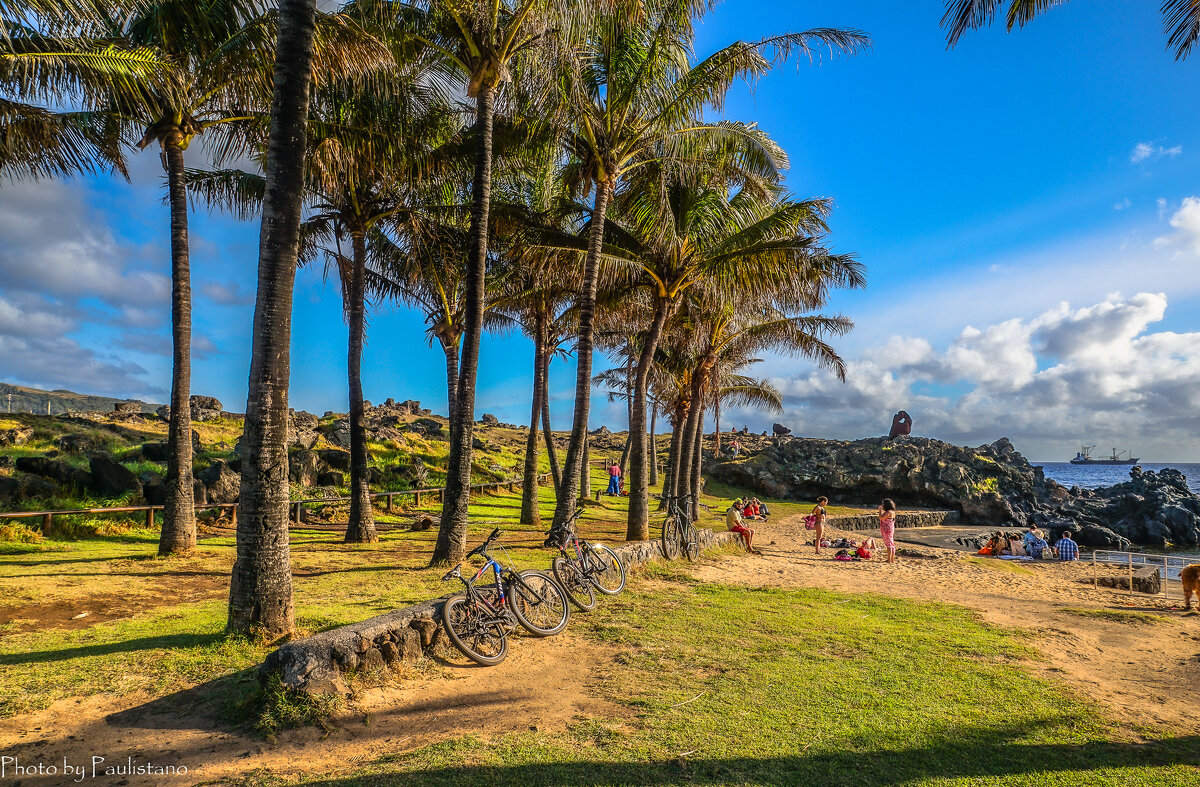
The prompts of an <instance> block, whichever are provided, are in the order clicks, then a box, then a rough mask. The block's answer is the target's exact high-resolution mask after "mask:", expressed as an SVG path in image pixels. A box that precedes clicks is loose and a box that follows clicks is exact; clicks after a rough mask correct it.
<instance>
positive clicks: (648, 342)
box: [625, 298, 671, 541]
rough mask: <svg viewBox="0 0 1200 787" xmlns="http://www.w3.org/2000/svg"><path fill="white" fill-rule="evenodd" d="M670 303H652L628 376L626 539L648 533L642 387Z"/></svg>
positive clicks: (645, 536)
mask: <svg viewBox="0 0 1200 787" xmlns="http://www.w3.org/2000/svg"><path fill="white" fill-rule="evenodd" d="M670 311H671V303H670V301H668V300H666V299H665V298H661V299H659V300H658V302H657V303H656V304H655V305H654V320H653V321H652V322H651V323H650V330H648V331H647V332H646V338H645V340H644V341H643V342H642V353H641V355H640V356H638V362H637V374H636V376H635V377H634V379H633V380H632V383H633V386H632V388H633V390H632V391H631V392H630V398H631V399H632V406H631V408H630V409H631V416H630V419H629V444H630V449H629V475H628V476H627V478H626V483H627V484H628V485H629V520H628V523H627V524H626V526H625V540H626V541H645V540H646V539H648V538H649V537H650V488H649V485H650V479H649V473H648V472H647V469H646V457H647V449H646V390H647V388H648V386H649V384H650V367H651V365H652V364H653V363H654V353H656V352H658V341H659V338H660V337H661V336H662V332H663V326H664V325H666V322H667V315H668V314H669V313H670Z"/></svg>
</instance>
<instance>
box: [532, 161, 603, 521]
mask: <svg viewBox="0 0 1200 787" xmlns="http://www.w3.org/2000/svg"><path fill="white" fill-rule="evenodd" d="M612 189H613V187H612V184H611V183H610V182H608V181H604V182H602V183H600V184H599V185H598V186H597V188H596V202H595V204H594V205H593V206H592V232H591V236H590V237H589V238H588V251H587V259H586V261H585V262H584V266H583V288H582V291H581V292H580V294H579V342H578V344H577V346H576V360H577V363H578V368H577V370H576V374H575V417H574V420H573V421H572V422H571V442H570V443H569V444H568V445H567V458H566V460H565V461H564V463H563V478H562V488H561V489H559V493H558V504H557V505H556V506H555V508H554V525H553V526H552V527H551V528H550V535H549V536H548V537H547V538H546V543H547V544H549V545H560V544H563V543H565V542H566V537H567V531H566V527H565V524H566V521H567V517H569V516H570V515H571V514H572V513H573V512H574V511H575V506H576V505H577V504H578V502H579V488H578V486H577V485H576V484H577V479H578V478H579V469H580V467H581V465H582V464H583V453H584V444H585V441H586V440H587V428H588V415H589V412H590V409H591V403H592V401H591V396H592V331H593V322H594V320H595V317H596V285H597V282H598V280H599V273H600V248H601V246H602V245H603V242H604V215H605V213H606V212H607V210H608V201H609V199H610V198H611V197H612Z"/></svg>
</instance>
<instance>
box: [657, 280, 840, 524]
mask: <svg viewBox="0 0 1200 787" xmlns="http://www.w3.org/2000/svg"><path fill="white" fill-rule="evenodd" d="M800 289H803V287H801V288H800ZM696 295H697V296H699V297H693V298H692V299H691V302H690V303H689V304H688V306H689V312H690V313H689V315H688V318H689V330H690V331H691V332H692V342H693V347H694V355H693V358H694V360H693V362H692V367H691V370H690V374H689V388H690V391H689V393H688V395H687V408H686V414H685V417H684V429H683V434H682V435H681V440H680V448H679V451H678V454H677V455H676V456H674V457H672V464H673V466H674V467H675V468H677V469H676V470H675V471H674V472H673V473H672V481H673V485H674V487H673V488H674V492H675V494H681V493H685V492H691V493H692V494H694V495H695V496H696V497H695V498H694V502H693V506H694V508H693V516H699V503H698V502H696V501H698V499H699V492H700V469H701V467H700V457H701V451H700V447H701V443H702V439H703V434H704V432H703V427H704V411H705V410H706V409H707V408H708V405H709V403H710V402H711V400H712V395H713V390H714V384H715V385H717V386H719V385H721V377H722V374H721V371H720V370H721V369H722V367H725V368H728V369H730V370H732V371H736V370H738V369H740V368H742V367H744V366H745V365H746V364H747V363H750V362H752V360H753V359H754V358H755V357H756V356H757V355H759V354H761V353H764V352H776V353H783V354H784V355H789V356H792V357H799V358H805V359H807V360H809V361H812V362H814V363H816V364H817V365H818V366H821V367H824V368H826V369H830V370H832V371H833V372H834V373H835V374H836V375H837V376H838V379H845V363H844V362H843V361H842V358H841V356H839V355H838V353H837V351H836V350H834V348H833V347H832V346H831V345H830V344H829V343H828V342H827V341H826V338H825V337H830V336H841V335H843V334H845V333H846V332H847V331H849V330H850V329H851V328H852V327H853V323H852V322H851V321H850V320H849V319H847V318H845V317H842V316H833V317H828V316H824V315H812V314H806V315H801V316H789V315H788V313H787V312H786V311H784V310H782V309H780V308H778V307H777V306H775V305H772V304H763V303H762V302H759V301H754V300H749V301H740V300H729V299H721V300H717V299H713V298H711V297H710V296H704V295H703V294H700V293H697V294H696ZM796 295H797V293H793V294H792V295H791V298H794V297H796ZM824 296H825V293H824V291H821V290H820V289H819V285H818V288H817V289H815V290H813V291H811V292H810V297H811V301H810V303H812V304H813V308H816V307H818V306H820V305H822V304H823V303H824ZM791 298H789V299H791Z"/></svg>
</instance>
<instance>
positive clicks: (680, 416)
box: [658, 402, 687, 511]
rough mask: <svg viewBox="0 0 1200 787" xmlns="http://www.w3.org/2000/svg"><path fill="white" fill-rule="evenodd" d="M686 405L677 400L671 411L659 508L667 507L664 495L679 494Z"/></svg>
mask: <svg viewBox="0 0 1200 787" xmlns="http://www.w3.org/2000/svg"><path fill="white" fill-rule="evenodd" d="M686 412H687V407H686V405H685V404H684V403H683V402H677V403H676V404H675V407H674V409H673V411H672V413H671V447H670V449H669V450H668V451H667V471H666V473H665V474H664V478H663V500H662V501H660V502H659V506H658V508H659V510H660V511H661V510H663V509H665V508H666V507H667V501H666V497H667V496H669V495H678V494H679V484H678V481H677V479H678V478H679V464H680V462H681V461H682V455H683V432H684V424H685V423H686V421H687V416H686V415H685V413H686Z"/></svg>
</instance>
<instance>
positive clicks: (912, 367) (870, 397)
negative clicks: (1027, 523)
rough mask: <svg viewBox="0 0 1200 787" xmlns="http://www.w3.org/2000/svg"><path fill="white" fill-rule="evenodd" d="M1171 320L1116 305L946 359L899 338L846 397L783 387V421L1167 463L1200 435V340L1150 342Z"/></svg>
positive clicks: (1163, 301)
mask: <svg viewBox="0 0 1200 787" xmlns="http://www.w3.org/2000/svg"><path fill="white" fill-rule="evenodd" d="M1166 314H1167V297H1166V295H1164V294H1162V293H1148V292H1143V293H1138V294H1136V295H1133V296H1131V297H1123V296H1121V295H1120V294H1113V295H1110V296H1109V297H1108V298H1106V299H1104V300H1103V301H1101V302H1100V303H1095V304H1092V305H1088V306H1084V307H1080V308H1073V307H1072V306H1071V305H1070V304H1067V303H1061V304H1059V305H1058V306H1055V307H1054V308H1051V309H1048V310H1046V311H1044V312H1043V313H1041V314H1039V315H1037V316H1035V317H1033V318H1031V319H1013V320H1007V321H1003V322H1000V323H997V324H994V325H989V326H985V327H982V328H976V327H972V326H967V327H965V328H964V329H963V330H962V331H961V332H960V334H959V335H958V336H957V337H956V338H954V339H953V340H952V341H950V342H949V343H948V344H946V345H945V346H943V347H940V348H938V347H934V346H932V345H931V344H930V343H929V342H928V341H926V340H924V339H920V338H911V337H902V336H894V337H892V338H891V339H889V340H888V341H887V342H886V343H885V344H883V345H880V346H877V347H875V348H872V349H870V350H868V351H866V352H863V353H861V354H860V356H859V357H857V358H854V359H851V360H850V361H849V362H848V364H847V374H846V383H845V384H844V385H843V384H841V383H839V382H838V381H837V380H836V379H834V378H833V377H832V376H831V375H828V374H826V373H823V372H819V371H805V372H803V373H801V374H798V375H794V376H791V377H782V378H779V379H777V380H776V382H777V383H778V384H779V386H780V388H781V390H782V391H783V393H784V397H785V410H786V414H785V417H784V418H783V419H781V420H783V422H784V423H787V424H788V425H790V426H793V427H796V428H797V431H798V432H799V433H801V434H821V435H827V436H835V437H841V438H852V437H861V436H863V435H864V434H877V433H882V432H885V431H886V429H887V425H888V423H890V418H891V415H892V413H894V412H896V411H897V410H899V409H906V410H908V411H909V412H910V413H912V414H913V417H914V422H915V423H916V427H917V433H919V434H923V435H931V436H935V437H939V438H941V439H945V440H949V441H951V442H958V443H969V444H980V443H983V442H991V441H992V440H995V439H996V438H998V437H1000V436H1008V437H1010V438H1012V439H1013V440H1014V441H1017V444H1018V446H1019V447H1024V448H1025V450H1026V452H1027V453H1032V455H1033V456H1034V457H1035V458H1039V459H1053V458H1054V457H1055V456H1057V455H1058V454H1063V452H1065V451H1067V450H1068V449H1071V448H1072V446H1074V445H1075V444H1076V443H1077V442H1089V443H1091V442H1098V441H1099V442H1103V443H1107V442H1110V441H1111V442H1112V444H1113V445H1117V446H1128V447H1130V448H1134V449H1135V450H1137V451H1141V452H1142V453H1143V454H1145V453H1147V452H1148V451H1152V450H1154V449H1153V447H1154V446H1158V450H1159V451H1170V450H1172V447H1174V446H1178V445H1179V444H1180V441H1181V440H1183V441H1185V442H1188V441H1190V442H1194V439H1193V438H1192V437H1191V436H1192V435H1194V434H1196V433H1197V431H1200V332H1197V333H1176V332H1172V331H1154V330H1153V328H1154V326H1155V324H1156V323H1159V322H1161V321H1162V320H1163V319H1164V317H1165V316H1166ZM730 415H731V417H733V418H738V417H740V415H735V414H733V413H731V414H730ZM1133 443H1136V444H1133ZM1065 455H1069V454H1065Z"/></svg>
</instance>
